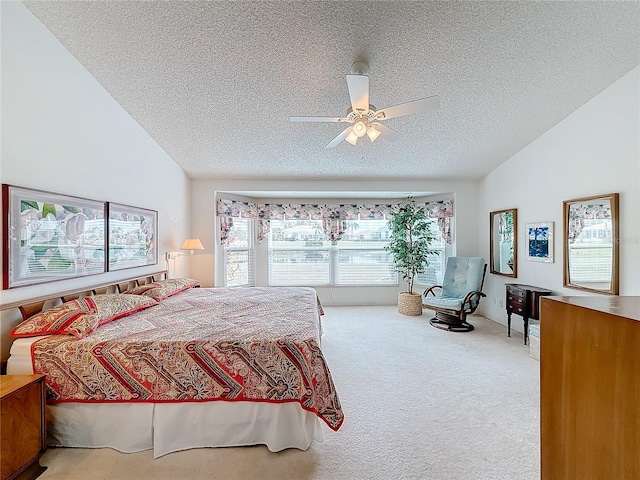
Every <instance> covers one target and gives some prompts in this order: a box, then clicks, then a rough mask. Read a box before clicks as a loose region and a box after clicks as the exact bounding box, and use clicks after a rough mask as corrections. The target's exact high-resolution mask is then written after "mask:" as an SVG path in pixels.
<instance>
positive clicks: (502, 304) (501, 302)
mask: <svg viewBox="0 0 640 480" xmlns="http://www.w3.org/2000/svg"><path fill="white" fill-rule="evenodd" d="M499 306H500V308H504V302H503V301H502V300H500V304H499Z"/></svg>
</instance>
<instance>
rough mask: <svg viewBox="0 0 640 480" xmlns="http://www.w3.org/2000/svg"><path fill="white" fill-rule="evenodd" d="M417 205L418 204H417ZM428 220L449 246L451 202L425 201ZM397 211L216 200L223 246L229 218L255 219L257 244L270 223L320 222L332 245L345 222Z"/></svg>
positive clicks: (383, 216)
mask: <svg viewBox="0 0 640 480" xmlns="http://www.w3.org/2000/svg"><path fill="white" fill-rule="evenodd" d="M418 205H420V203H418ZM422 205H424V208H425V210H426V211H427V216H428V217H429V218H434V219H436V220H437V223H438V227H439V229H440V232H441V233H442V236H443V238H444V239H445V241H446V242H447V243H449V244H451V218H452V217H453V201H452V200H442V201H437V202H425V203H423V204H422ZM397 208H398V205H397V204H391V203H384V204H382V203H381V204H325V203H304V204H287V203H253V202H240V201H237V200H229V199H226V198H220V199H218V203H217V208H216V215H217V216H218V217H220V240H221V242H222V243H225V241H226V238H227V235H228V231H229V229H230V226H231V225H233V221H230V220H231V219H232V218H255V219H258V242H262V241H263V240H264V239H265V238H266V235H267V233H269V220H273V219H278V220H280V219H282V220H321V221H322V222H323V230H324V233H325V235H327V236H328V237H329V238H330V239H331V242H332V243H334V244H335V242H337V241H338V240H340V238H342V233H343V232H344V229H345V227H344V223H343V222H344V221H345V220H361V219H368V220H384V219H386V218H389V214H390V213H391V212H393V211H394V210H395V209H397Z"/></svg>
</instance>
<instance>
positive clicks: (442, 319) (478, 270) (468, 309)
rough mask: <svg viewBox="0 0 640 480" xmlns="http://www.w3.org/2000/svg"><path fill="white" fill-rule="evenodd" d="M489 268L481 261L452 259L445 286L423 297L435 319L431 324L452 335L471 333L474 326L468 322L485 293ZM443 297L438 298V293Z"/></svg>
mask: <svg viewBox="0 0 640 480" xmlns="http://www.w3.org/2000/svg"><path fill="white" fill-rule="evenodd" d="M486 271H487V264H486V263H485V261H484V258H482V257H449V258H448V259H447V266H446V268H445V272H444V280H443V282H442V285H434V286H433V287H430V288H427V289H426V290H425V291H424V293H423V300H422V301H423V303H422V308H425V309H429V310H433V311H435V312H436V316H435V317H434V318H432V319H431V320H429V323H431V325H433V326H434V327H436V328H441V329H443V330H448V331H451V332H470V331H471V330H473V325H471V324H470V323H468V322H467V315H470V314H472V313H473V312H474V311H475V310H476V308H478V305H480V299H481V298H482V297H486V295H485V294H484V293H482V286H483V285H484V276H485V274H486ZM437 289H440V290H441V291H440V294H439V295H436V290H437Z"/></svg>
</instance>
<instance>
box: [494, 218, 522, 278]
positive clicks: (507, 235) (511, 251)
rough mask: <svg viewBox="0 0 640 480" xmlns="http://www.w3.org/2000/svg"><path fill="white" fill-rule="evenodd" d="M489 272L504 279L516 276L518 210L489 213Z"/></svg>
mask: <svg viewBox="0 0 640 480" xmlns="http://www.w3.org/2000/svg"><path fill="white" fill-rule="evenodd" d="M489 231H490V241H489V247H490V252H489V256H490V258H491V260H490V264H491V265H490V267H491V269H490V271H491V273H494V274H496V275H504V276H505V277H514V278H515V277H517V276H518V236H517V235H516V233H517V231H518V209H517V208H510V209H507V210H496V211H495V212H490V213H489Z"/></svg>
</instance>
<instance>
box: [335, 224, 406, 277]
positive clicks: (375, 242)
mask: <svg viewBox="0 0 640 480" xmlns="http://www.w3.org/2000/svg"><path fill="white" fill-rule="evenodd" d="M388 239H389V228H388V227H387V221H386V220H348V221H347V230H346V232H345V234H344V236H343V237H342V240H340V241H339V242H338V248H339V254H338V266H337V272H336V278H335V284H336V285H397V284H398V274H397V273H396V272H395V271H394V269H393V258H392V256H391V255H389V254H388V253H387V252H386V251H385V250H384V247H385V245H386V244H387V243H389V240H388Z"/></svg>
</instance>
